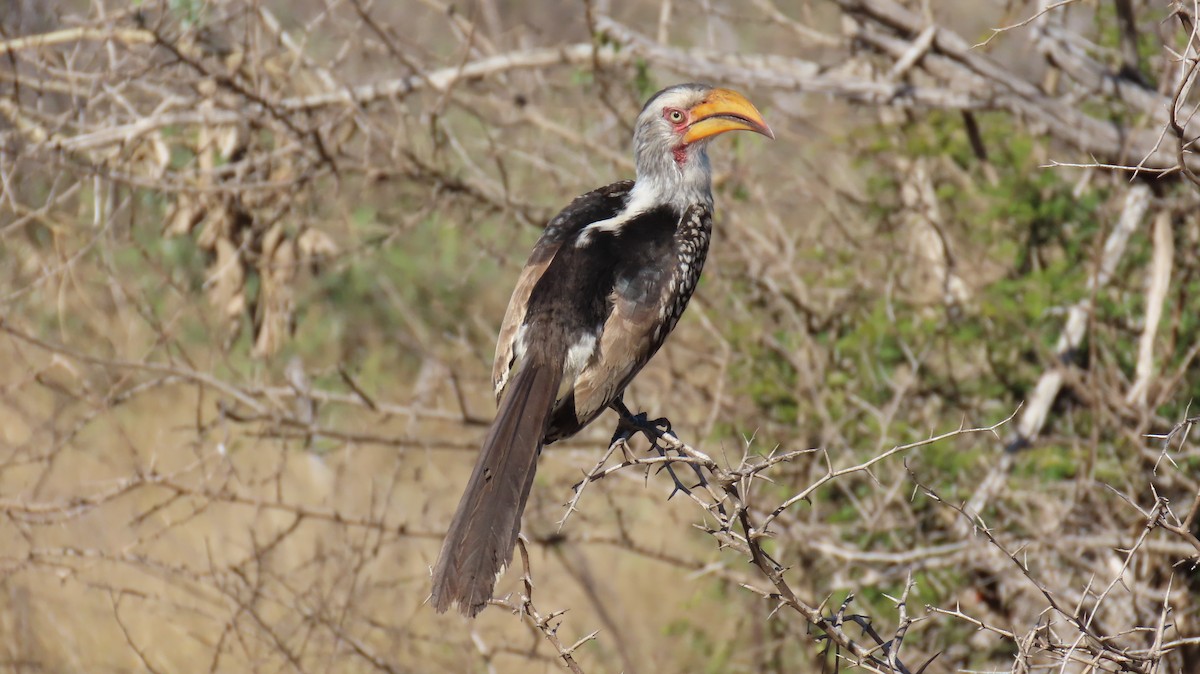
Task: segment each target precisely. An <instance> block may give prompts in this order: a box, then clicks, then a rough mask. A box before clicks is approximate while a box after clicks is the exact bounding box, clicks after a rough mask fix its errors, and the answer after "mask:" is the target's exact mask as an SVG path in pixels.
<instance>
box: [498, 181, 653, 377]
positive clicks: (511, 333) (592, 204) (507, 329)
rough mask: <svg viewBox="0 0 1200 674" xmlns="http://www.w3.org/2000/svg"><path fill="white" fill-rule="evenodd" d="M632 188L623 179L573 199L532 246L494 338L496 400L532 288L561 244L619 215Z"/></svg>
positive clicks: (507, 373) (508, 370)
mask: <svg viewBox="0 0 1200 674" xmlns="http://www.w3.org/2000/svg"><path fill="white" fill-rule="evenodd" d="M632 188H633V181H632V180H625V181H621V182H617V183H613V184H611V185H608V186H606V187H601V188H600V189H597V190H593V191H591V192H588V193H587V194H584V195H582V196H579V197H576V198H575V200H574V201H572V202H571V203H570V204H569V205H568V206H567V207H566V208H564V209H563V210H562V212H561V213H559V214H558V215H556V216H554V218H553V219H552V220H550V222H549V223H548V224H547V225H546V229H545V231H544V232H542V236H541V238H540V239H538V242H537V244H536V245H534V247H533V253H531V254H530V255H529V261H528V262H526V263H525V268H524V269H522V270H521V275H520V276H519V277H518V278H517V285H516V287H515V288H514V289H513V294H512V297H511V298H509V300H508V309H507V310H506V311H505V312H504V322H503V323H501V325H500V335H499V336H498V337H497V338H496V359H495V362H494V363H493V364H492V385H493V387H494V391H495V393H496V399H497V400H499V399H500V395H501V394H502V393H503V392H504V387H505V386H506V385H507V384H508V376H509V374H510V373H511V372H512V366H513V356H514V354H513V344H514V342H515V341H516V338H517V330H518V329H520V327H521V324H522V323H523V322H524V321H525V312H526V310H527V309H528V308H529V296H530V294H532V293H533V288H534V286H536V285H537V282H538V281H539V280H541V278H542V274H544V273H545V272H546V268H547V267H549V266H550V262H551V261H552V260H554V256H555V255H556V254H557V253H558V249H559V248H560V247H561V246H562V244H563V242H564V241H566V240H568V239H570V238H573V237H574V236H575V235H577V234H578V233H579V231H580V230H582V229H583V228H584V227H586V226H588V225H590V224H592V223H593V222H597V221H600V220H606V219H608V218H612V217H614V216H616V215H617V214H618V213H620V211H621V209H622V208H623V207H624V205H625V200H626V197H628V196H629V191H630V190H631V189H632Z"/></svg>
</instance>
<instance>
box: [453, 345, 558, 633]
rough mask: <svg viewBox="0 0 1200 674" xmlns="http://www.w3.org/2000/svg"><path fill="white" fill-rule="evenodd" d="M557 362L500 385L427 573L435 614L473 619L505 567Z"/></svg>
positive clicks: (528, 367) (536, 365) (544, 361)
mask: <svg viewBox="0 0 1200 674" xmlns="http://www.w3.org/2000/svg"><path fill="white" fill-rule="evenodd" d="M562 355H565V354H562ZM562 355H560V356H558V357H551V358H536V359H530V360H528V361H526V362H525V363H524V364H522V365H521V366H520V367H519V369H518V371H517V373H516V374H514V375H513V378H512V380H511V381H510V382H509V384H508V387H507V390H506V391H505V394H504V398H503V400H502V401H501V403H500V409H499V410H498V411H497V413H496V419H495V421H493V422H492V427H491V429H490V430H489V431H488V434H487V437H486V438H485V439H484V441H483V448H482V449H481V450H480V452H479V459H478V460H477V461H476V463H475V470H474V472H472V473H471V479H470V480H469V481H468V482H467V488H466V491H465V492H464V493H463V497H462V500H461V501H459V504H458V510H457V511H456V512H455V513H454V519H452V520H451V521H450V529H449V531H448V532H447V533H446V539H445V542H443V544H442V552H441V555H440V556H439V557H438V562H437V565H436V566H435V567H434V570H433V594H432V597H431V599H432V603H433V607H434V608H435V609H437V611H438V612H439V613H442V612H445V611H446V609H448V608H450V606H451V605H452V604H457V605H458V608H459V610H460V611H462V612H463V614H464V615H468V616H472V617H474V616H475V615H476V614H478V613H479V612H480V611H482V610H483V608H484V607H485V606H487V603H488V600H490V599H491V598H492V590H493V588H494V587H495V584H496V578H497V576H499V574H500V573H501V572H502V571H503V570H504V568H505V567H507V566H508V564H509V563H510V562H512V556H513V547H514V546H515V545H516V543H517V534H518V533H519V531H520V528H521V513H522V512H523V511H524V510H525V502H526V500H528V498H529V489H530V487H531V486H532V485H533V475H534V471H535V470H536V469H537V458H538V454H539V453H540V452H541V449H542V438H543V436H544V435H545V432H546V423H547V420H548V419H549V416H550V412H551V410H552V408H553V406H554V400H555V396H556V394H557V392H558V387H559V382H560V381H561V379H562V360H563V358H562Z"/></svg>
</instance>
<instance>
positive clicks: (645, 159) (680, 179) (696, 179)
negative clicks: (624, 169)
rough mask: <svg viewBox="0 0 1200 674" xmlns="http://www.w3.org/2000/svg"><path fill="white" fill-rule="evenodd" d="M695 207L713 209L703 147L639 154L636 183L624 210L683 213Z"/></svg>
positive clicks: (707, 165)
mask: <svg viewBox="0 0 1200 674" xmlns="http://www.w3.org/2000/svg"><path fill="white" fill-rule="evenodd" d="M696 204H704V205H706V206H708V207H710V208H711V207H712V168H711V167H710V165H709V163H708V153H707V152H705V149H704V147H703V145H699V144H697V145H695V146H692V147H687V148H682V149H680V150H678V151H676V152H661V151H659V152H640V153H638V156H637V180H636V181H635V182H634V184H633V191H632V192H630V194H629V201H628V202H627V206H626V208H627V210H631V209H644V210H649V209H650V208H655V207H660V206H664V205H670V206H672V207H674V209H675V210H676V211H677V212H679V213H683V212H684V211H686V210H687V209H688V207H690V206H693V205H696Z"/></svg>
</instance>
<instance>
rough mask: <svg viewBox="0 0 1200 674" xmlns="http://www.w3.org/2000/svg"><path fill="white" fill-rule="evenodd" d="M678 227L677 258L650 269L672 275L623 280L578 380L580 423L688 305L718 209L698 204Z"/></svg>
mask: <svg viewBox="0 0 1200 674" xmlns="http://www.w3.org/2000/svg"><path fill="white" fill-rule="evenodd" d="M637 226H638V223H637V222H633V223H631V224H630V227H631V228H636V227H637ZM673 231H674V234H673V237H672V239H673V240H672V245H671V246H670V248H669V250H668V252H667V255H668V256H669V258H671V259H668V260H662V261H660V262H661V263H660V264H657V265H646V266H645V267H644V269H662V270H668V271H667V273H666V274H664V275H662V276H659V277H647V276H645V274H644V273H643V274H642V275H641V276H639V277H638V278H637V279H635V280H634V281H633V282H629V281H624V282H622V281H621V280H620V279H619V282H618V284H617V286H616V287H615V288H614V289H613V292H612V293H611V295H610V300H609V301H610V305H611V311H610V312H609V315H608V318H607V320H606V321H605V322H604V329H603V332H602V333H601V337H600V345H599V348H598V349H597V350H596V353H595V355H594V356H593V358H592V360H591V362H590V363H588V365H587V366H586V367H585V368H584V369H583V370H582V371H581V372H580V373H579V376H578V378H577V379H576V380H575V386H574V401H573V402H574V407H575V409H574V412H575V418H576V423H577V424H578V426H579V427H582V426H586V425H587V424H589V423H591V422H592V420H594V419H595V418H596V417H597V416H599V414H600V413H601V412H603V411H604V409H605V408H606V407H608V405H609V404H610V403H612V401H613V400H614V399H615V398H616V397H617V396H618V395H620V394H621V393H622V392H623V391H624V390H625V387H626V386H628V385H629V382H630V381H631V380H632V379H633V378H634V376H636V375H637V373H638V372H639V371H640V370H641V369H642V366H644V365H645V364H646V362H647V361H649V360H650V358H651V357H652V356H653V355H654V354H655V353H656V352H657V351H658V349H659V347H661V346H662V344H663V342H664V341H665V340H666V338H667V335H668V334H670V332H671V330H673V329H674V328H675V324H676V323H678V322H679V317H680V316H682V315H683V311H684V309H685V308H687V303H688V301H689V300H690V299H691V296H692V292H693V291H694V290H695V289H696V283H697V282H698V281H699V279H700V272H701V270H702V269H703V267H704V260H705V258H706V257H707V254H708V243H709V238H710V236H711V233H712V212H711V211H710V210H709V209H708V208H706V207H703V206H693V207H692V208H689V209H688V210H687V212H686V213H684V214H683V216H682V217H681V218H680V219H679V221H678V223H677V225H676V226H675V227H674V228H673ZM564 412H565V410H564ZM559 418H560V419H561V416H560V417H559ZM554 430H558V429H557V428H556V429H554ZM562 430H568V429H567V428H563V429H562ZM571 432H574V431H571Z"/></svg>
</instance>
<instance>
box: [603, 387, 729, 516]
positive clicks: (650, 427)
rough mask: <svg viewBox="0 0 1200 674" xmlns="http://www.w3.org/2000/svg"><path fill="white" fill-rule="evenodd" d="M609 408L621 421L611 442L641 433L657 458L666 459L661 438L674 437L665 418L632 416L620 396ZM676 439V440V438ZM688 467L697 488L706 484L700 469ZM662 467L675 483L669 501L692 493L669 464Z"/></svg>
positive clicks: (643, 413) (643, 415)
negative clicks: (680, 495)
mask: <svg viewBox="0 0 1200 674" xmlns="http://www.w3.org/2000/svg"><path fill="white" fill-rule="evenodd" d="M609 407H611V408H612V409H613V411H615V412H616V413H617V414H618V415H619V416H620V417H621V420H620V421H619V422H617V432H616V433H615V434H613V442H616V441H617V440H618V439H621V440H628V439H629V438H631V437H633V436H634V434H636V433H641V434H642V435H644V436H646V439H647V440H649V441H650V446H651V447H653V448H654V450H655V451H656V452H658V455H659V456H661V457H663V458H666V457H667V449H668V447H667V446H665V445H663V444H662V443H661V440H662V439H663V436H665V435H667V434H668V433H670V434H671V435H672V436H674V435H675V431H673V430H672V429H671V422H670V420H668V419H667V418H666V417H659V418H658V419H647V418H646V413H645V412H639V413H638V414H633V413H632V412H630V411H629V408H628V407H626V406H625V401H624V400H623V397H622V396H617V398H616V400H613V401H612V403H611V404H610V405H609ZM676 439H677V440H678V438H676ZM688 465H690V466H691V467H692V470H693V471H695V473H696V477H697V479H699V480H700V482H699V484H698V485H697V486H702V485H705V484H707V482H708V481H707V480H705V479H704V473H702V472H701V471H700V467H699V466H697V465H695V464H688ZM663 467H664V468H666V469H667V472H668V473H669V474H670V475H671V480H672V481H673V482H674V483H675V488H674V489H672V490H671V495H670V496H668V497H667V498H668V499H670V498H671V496H674V495H675V493H676V492H683V493H685V494H690V493H692V491H691V489H688V488H687V487H686V486H685V485H684V484H683V482H682V481H681V480H680V479H679V476H678V475H676V474H675V469H674V468H673V467H672V466H671V464H670V463H666V464H664V466H663ZM660 470H661V469H660Z"/></svg>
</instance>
